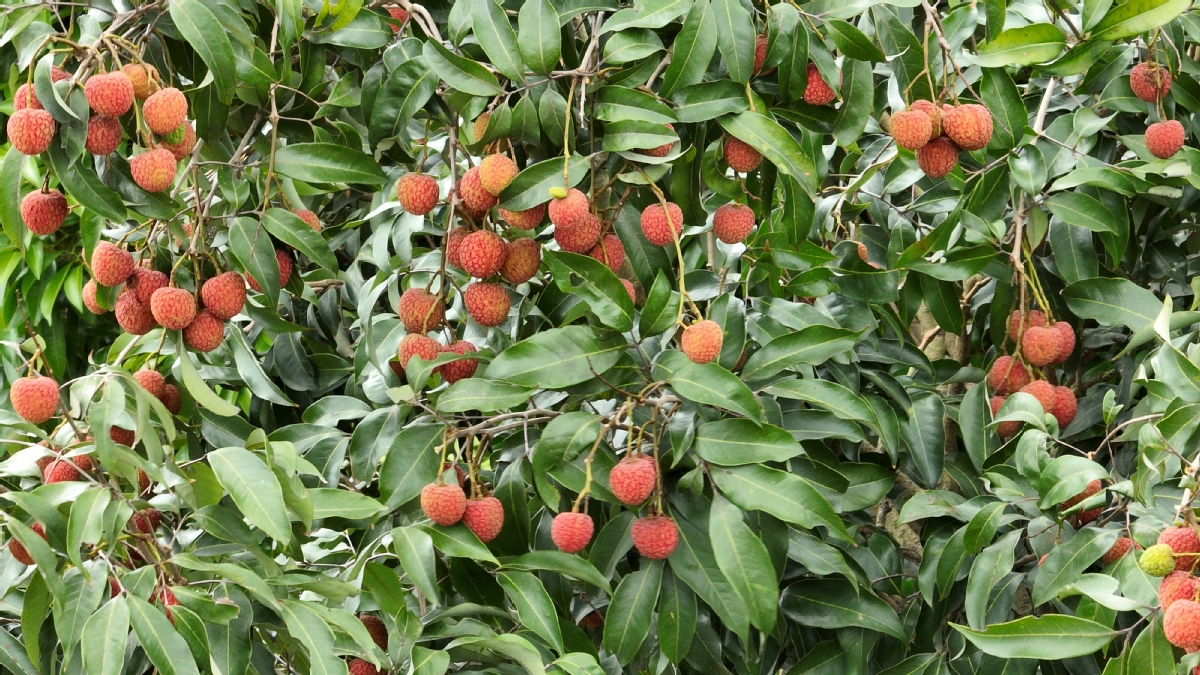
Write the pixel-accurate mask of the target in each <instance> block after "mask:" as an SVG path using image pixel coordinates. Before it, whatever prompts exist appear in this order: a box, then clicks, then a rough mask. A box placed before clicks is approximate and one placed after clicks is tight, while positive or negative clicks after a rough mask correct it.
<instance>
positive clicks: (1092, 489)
mask: <svg viewBox="0 0 1200 675" xmlns="http://www.w3.org/2000/svg"><path fill="white" fill-rule="evenodd" d="M1102 489H1104V484H1103V483H1101V482H1100V481H1099V480H1092V481H1088V484H1087V487H1085V488H1083V492H1080V493H1079V494H1077V495H1075V496H1074V497H1071V498H1070V499H1068V500H1066V501H1064V502H1062V503H1061V504H1059V506H1060V507H1062V508H1063V509H1064V510H1065V509H1069V508H1071V507H1072V506H1075V505H1076V504H1078V503H1080V502H1082V501H1083V500H1085V499H1087V498H1089V497H1092V496H1094V495H1097V494H1100V490H1102Z"/></svg>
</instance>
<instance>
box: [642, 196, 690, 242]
mask: <svg viewBox="0 0 1200 675" xmlns="http://www.w3.org/2000/svg"><path fill="white" fill-rule="evenodd" d="M668 221H669V222H668ZM682 231H683V209H681V208H679V205H678V204H676V203H675V202H667V208H665V209H664V208H663V206H662V204H659V203H654V204H651V205H650V206H647V207H646V209H645V210H644V211H642V234H643V235H644V236H645V237H646V241H648V242H650V243H651V244H654V245H655V246H666V245H667V244H669V243H671V242H672V241H674V240H675V237H677V236H679V233H680V232H682Z"/></svg>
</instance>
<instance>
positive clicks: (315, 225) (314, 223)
mask: <svg viewBox="0 0 1200 675" xmlns="http://www.w3.org/2000/svg"><path fill="white" fill-rule="evenodd" d="M292 213H295V214H296V217H298V218H299V219H300V220H303V221H304V224H305V225H308V226H309V227H311V228H312V229H313V230H314V231H316V232H320V231H321V219H320V218H318V217H317V214H316V213H313V212H312V211H310V210H308V209H299V210H297V211H293V212H292Z"/></svg>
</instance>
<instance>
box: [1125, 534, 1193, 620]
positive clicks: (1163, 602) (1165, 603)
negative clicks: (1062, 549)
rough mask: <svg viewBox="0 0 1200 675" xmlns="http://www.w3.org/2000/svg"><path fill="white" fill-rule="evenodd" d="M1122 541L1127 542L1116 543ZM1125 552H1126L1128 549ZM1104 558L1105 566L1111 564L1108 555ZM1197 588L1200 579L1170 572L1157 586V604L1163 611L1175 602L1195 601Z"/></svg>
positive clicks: (1184, 573)
mask: <svg viewBox="0 0 1200 675" xmlns="http://www.w3.org/2000/svg"><path fill="white" fill-rule="evenodd" d="M1123 540H1124V541H1129V539H1128V538H1127V537H1125V538H1122V539H1118V540H1117V543H1118V544H1119V543H1120V542H1121V541H1123ZM1116 548H1117V546H1116V544H1114V545H1113V549H1116ZM1126 552H1128V549H1127V550H1126ZM1109 553H1112V550H1110V551H1109ZM1123 555H1125V553H1121V555H1118V556H1117V558H1120V557H1121V556H1123ZM1104 558H1105V564H1111V563H1112V562H1113V561H1110V560H1108V554H1105V556H1104ZM1114 560H1115V559H1114ZM1198 586H1200V579H1197V578H1196V577H1193V576H1192V575H1190V574H1188V573H1187V572H1171V573H1170V574H1168V575H1167V576H1165V577H1163V580H1162V582H1160V583H1159V584H1158V604H1159V606H1161V607H1162V608H1163V609H1164V610H1166V609H1167V608H1169V607H1170V606H1171V605H1173V604H1174V603H1175V601H1176V600H1195V599H1196V590H1197V587H1198Z"/></svg>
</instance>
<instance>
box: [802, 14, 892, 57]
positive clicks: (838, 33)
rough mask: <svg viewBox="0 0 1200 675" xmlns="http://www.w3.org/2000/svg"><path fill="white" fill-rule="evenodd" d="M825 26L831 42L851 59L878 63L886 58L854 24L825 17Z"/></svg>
mask: <svg viewBox="0 0 1200 675" xmlns="http://www.w3.org/2000/svg"><path fill="white" fill-rule="evenodd" d="M825 27H826V28H828V29H829V37H831V38H833V43H834V44H835V45H837V48H838V49H840V50H841V51H842V53H843V54H845V55H846V56H848V57H850V58H851V59H854V60H856V61H871V62H872V63H880V62H882V61H886V60H887V57H886V56H884V55H883V52H881V51H879V47H876V46H875V43H873V42H871V38H869V37H867V36H866V35H864V34H863V32H862V31H861V30H859V29H857V28H855V27H854V25H852V24H849V23H846V22H845V21H842V20H841V19H827V20H826V21H825ZM801 30H803V29H801Z"/></svg>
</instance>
